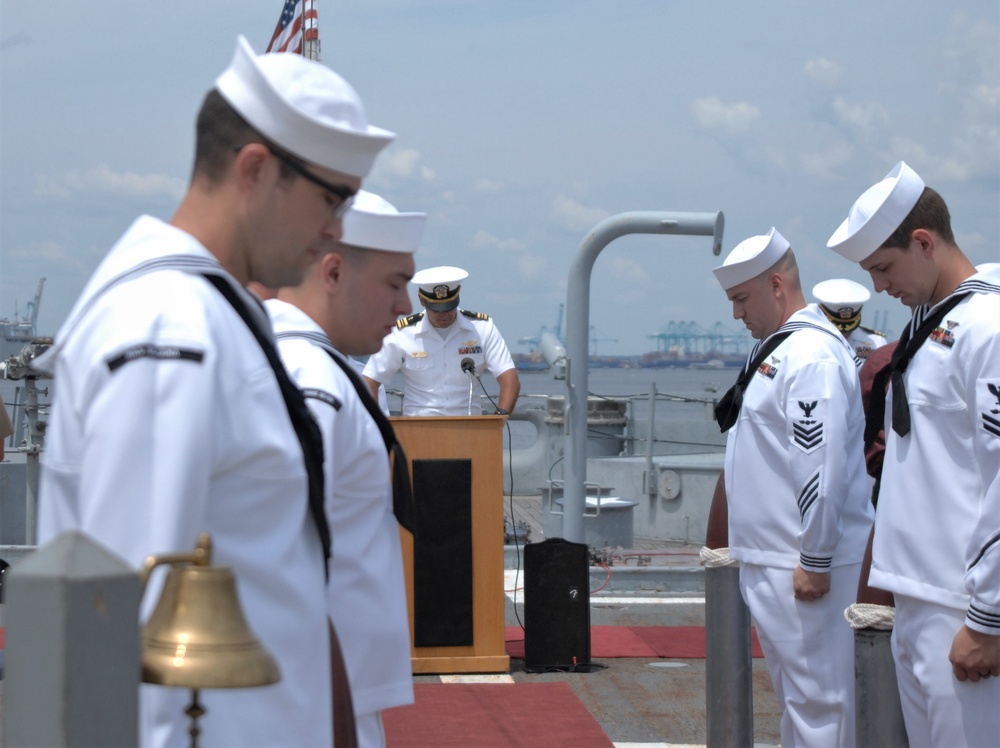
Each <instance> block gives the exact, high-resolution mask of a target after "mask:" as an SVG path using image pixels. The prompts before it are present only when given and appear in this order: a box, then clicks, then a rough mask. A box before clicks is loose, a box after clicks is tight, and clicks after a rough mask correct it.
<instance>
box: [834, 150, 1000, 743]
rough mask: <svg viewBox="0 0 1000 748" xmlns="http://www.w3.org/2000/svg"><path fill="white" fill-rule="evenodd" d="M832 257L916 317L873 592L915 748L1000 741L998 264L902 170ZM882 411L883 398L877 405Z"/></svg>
mask: <svg viewBox="0 0 1000 748" xmlns="http://www.w3.org/2000/svg"><path fill="white" fill-rule="evenodd" d="M828 246H829V247H830V248H831V249H833V250H834V251H836V252H837V253H839V254H841V255H842V256H844V257H846V258H847V259H849V260H851V261H853V262H857V263H859V264H860V265H861V267H862V269H864V270H866V271H868V272H869V273H870V274H871V277H872V283H873V286H874V288H875V291H876V292H879V291H885V292H886V293H889V294H891V295H892V296H894V297H897V298H899V300H900V301H901V302H902V303H903V304H905V305H906V306H909V307H911V308H912V310H913V319H912V320H911V322H910V325H909V326H908V328H907V329H906V330H905V331H904V333H903V335H902V336H901V337H900V342H899V345H898V346H897V348H896V351H895V355H894V356H893V363H891V364H890V366H894V367H895V368H896V373H895V374H893V375H892V378H891V382H892V385H891V387H890V391H889V394H888V395H887V397H886V399H885V401H884V402H885V413H886V416H885V434H886V448H885V456H884V460H883V466H882V482H881V493H880V495H879V502H878V512H877V516H876V519H875V538H874V546H873V550H872V569H871V574H870V577H869V579H870V582H871V585H872V586H874V587H879V588H881V589H885V590H889V591H890V592H892V593H893V595H894V597H895V603H896V619H895V627H894V629H893V633H892V651H893V657H894V659H895V663H896V675H897V681H898V684H899V692H900V697H901V701H902V706H903V716H904V720H905V723H906V731H907V734H908V736H909V742H910V745H911V746H923V745H926V746H942V745H948V746H993V745H996V744H997V736H998V735H1000V708H998V707H1000V680H998V679H997V678H996V676H998V675H1000V265H997V264H992V265H983V266H981V267H979V268H976V267H974V266H973V265H972V263H971V262H970V261H969V259H968V258H967V257H966V256H965V254H964V253H963V252H962V251H961V249H960V248H959V247H958V246H957V244H955V239H954V234H953V232H952V228H951V219H950V216H949V213H948V208H947V205H946V204H945V202H944V200H943V199H942V198H941V196H940V195H939V194H938V193H937V192H936V191H934V190H933V189H931V188H929V187H927V186H926V185H925V184H924V182H923V180H922V179H921V178H920V176H919V175H918V174H917V173H916V172H915V171H914V170H913V169H912V168H910V167H909V166H908V165H907V164H906V163H905V162H902V161H901V162H900V163H898V164H897V165H896V166H895V167H894V168H893V169H892V171H890V172H889V174H888V175H887V176H886V177H885V179H883V180H882V181H881V182H879V183H878V184H876V185H874V186H873V187H871V188H869V189H868V190H867V191H865V192H864V194H862V195H861V197H860V198H858V200H857V201H856V202H855V204H854V206H853V207H852V208H851V211H850V213H849V215H848V217H847V219H846V220H845V221H844V222H843V223H842V224H841V226H840V227H839V228H838V229H837V231H836V232H835V233H834V234H833V236H832V237H831V238H830V240H829V242H828ZM873 403H874V395H873Z"/></svg>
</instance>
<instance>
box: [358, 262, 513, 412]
mask: <svg viewBox="0 0 1000 748" xmlns="http://www.w3.org/2000/svg"><path fill="white" fill-rule="evenodd" d="M466 277H468V273H466V272H465V271H464V270H462V269H460V268H453V267H449V266H444V267H439V268H428V269H427V270H423V271H421V272H419V273H417V274H416V275H414V276H413V283H414V284H417V285H418V286H419V288H420V290H419V294H420V296H421V298H422V299H423V300H424V302H425V303H428V304H429V305H431V306H432V307H434V308H437V309H439V310H440V311H449V310H450V309H454V308H455V307H457V306H458V296H459V289H460V288H461V286H460V285H459V284H460V283H461V282H462V281H463V280H465V278H466ZM435 293H436V294H437V299H435V295H434V294H435ZM465 359H471V360H472V362H473V364H474V365H475V367H476V373H477V374H480V375H482V374H483V373H484V372H487V371H489V372H490V373H492V374H493V376H499V375H500V374H503V373H504V372H505V371H509V370H510V369H513V368H514V360H513V358H511V355H510V350H509V349H508V348H507V344H506V343H505V342H504V339H503V336H501V335H500V331H499V330H497V328H496V325H494V324H493V320H491V319H490V318H489V317H488V316H487V315H485V314H481V313H478V312H469V311H466V310H463V309H459V310H458V314H457V315H456V318H455V322H454V323H453V324H452V325H451V326H450V327H448V328H447V329H438V328H435V327H433V326H432V325H431V323H430V322H429V321H428V320H427V318H426V315H425V314H424V313H422V312H421V313H418V314H414V315H412V316H410V317H407V318H405V319H402V320H400V321H399V323H398V324H397V325H396V329H395V330H393V331H392V333H391V334H390V335H388V336H387V337H386V339H385V342H384V343H383V345H382V350H380V351H379V352H378V353H376V354H375V355H373V356H372V357H371V358H369V359H368V363H367V364H366V365H365V370H364V374H365V376H366V377H368V378H369V379H373V380H375V381H377V382H380V383H381V384H382V385H385V386H388V384H389V382H390V381H391V380H392V378H393V376H395V374H396V372H397V371H402V372H403V415H404V416H465V415H481V414H482V409H481V408H480V405H479V395H478V393H477V390H478V389H479V384H478V382H476V381H475V380H474V378H473V377H472V376H471V375H470V374H468V373H466V372H465V371H463V370H462V362H463V361H464V360H465Z"/></svg>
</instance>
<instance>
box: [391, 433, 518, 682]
mask: <svg viewBox="0 0 1000 748" xmlns="http://www.w3.org/2000/svg"><path fill="white" fill-rule="evenodd" d="M390 420H391V421H392V426H393V429H394V430H395V432H396V437H397V438H398V439H399V442H400V444H402V445H403V449H404V450H405V451H406V456H407V459H408V460H409V463H410V465H409V469H410V476H411V479H412V480H413V493H414V501H415V503H416V508H417V528H418V530H417V532H418V540H417V542H416V543H414V539H413V536H411V535H410V533H408V532H406V531H405V530H400V533H401V536H402V543H403V567H404V573H405V575H406V601H407V608H408V610H409V617H410V636H411V641H412V652H411V655H412V665H413V672H414V673H415V674H426V673H506V672H508V671H509V669H510V657H509V656H508V655H507V652H506V649H505V647H504V590H503V565H504V563H503V529H504V528H503V426H504V421H505V420H506V419H505V418H504V417H503V416H459V417H452V416H434V417H393V418H392V419H390Z"/></svg>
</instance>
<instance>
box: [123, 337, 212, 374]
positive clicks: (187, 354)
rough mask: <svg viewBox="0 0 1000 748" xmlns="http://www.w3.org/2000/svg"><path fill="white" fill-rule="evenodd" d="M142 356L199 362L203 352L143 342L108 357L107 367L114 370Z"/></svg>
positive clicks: (202, 357) (162, 359)
mask: <svg viewBox="0 0 1000 748" xmlns="http://www.w3.org/2000/svg"><path fill="white" fill-rule="evenodd" d="M142 358H151V359H155V360H158V361H193V362H194V363H196V364H200V363H201V362H202V361H203V360H204V358H205V352H204V351H198V350H195V349H193V348H181V347H179V346H174V345H156V344H154V343H143V344H140V345H134V346H132V347H131V348H127V349H125V350H124V351H122V352H121V353H120V354H118V355H117V356H115V357H114V358H110V359H108V360H107V365H108V369H109V370H111V371H115V370H117V369H120V368H121V367H122V366H124V365H125V364H127V363H129V362H130V361H138V360H139V359H142Z"/></svg>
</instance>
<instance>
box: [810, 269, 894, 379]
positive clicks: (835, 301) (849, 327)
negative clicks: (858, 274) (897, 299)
mask: <svg viewBox="0 0 1000 748" xmlns="http://www.w3.org/2000/svg"><path fill="white" fill-rule="evenodd" d="M813 296H815V297H816V301H818V302H819V305H820V309H821V310H822V311H823V313H824V314H825V315H826V317H827V319H829V320H830V322H832V323H833V325H834V327H836V328H837V329H838V330H840V331H841V333H843V335H844V337H845V338H847V342H848V343H850V344H851V347H852V348H854V355H855V356H857V357H858V366H859V367H860V366H861V364H863V363H864V361H865V359H866V358H868V355H869V354H870V353H871V352H872V351H874V350H875V349H876V348H881V347H882V346H883V345H885V344H886V343H887V342H888V341H887V340H886V337H885V333H882V332H880V331H878V330H873V329H872V328H870V327H864V326H863V325H862V324H861V308H862V307H863V306H864V304H865V302H866V301H868V299H870V298H871V292H870V291H869V290H868V289H867V288H865V287H864V286H862V285H861V284H860V283H855V282H854V281H852V280H848V279H847V278H831V279H830V280H825V281H822V282H821V283H817V284H816V285H815V286H813Z"/></svg>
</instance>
